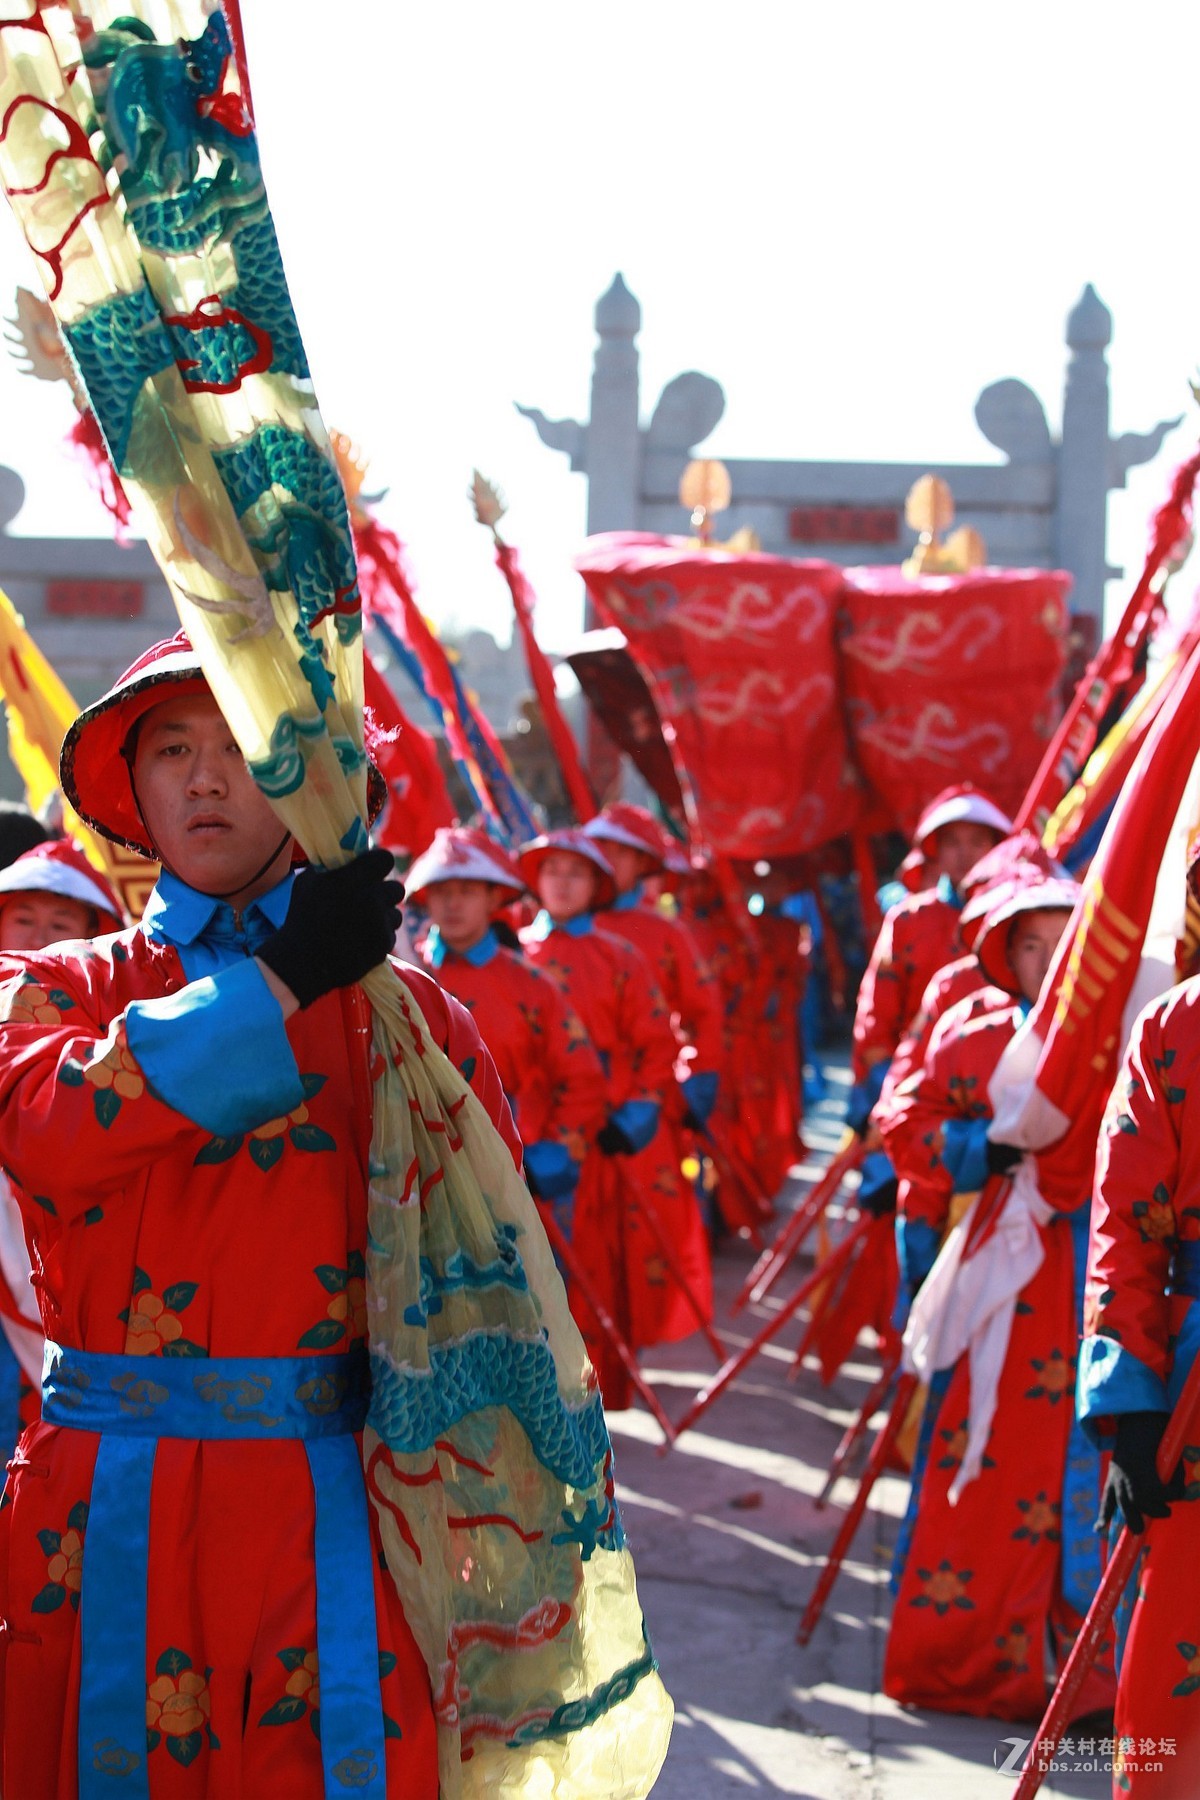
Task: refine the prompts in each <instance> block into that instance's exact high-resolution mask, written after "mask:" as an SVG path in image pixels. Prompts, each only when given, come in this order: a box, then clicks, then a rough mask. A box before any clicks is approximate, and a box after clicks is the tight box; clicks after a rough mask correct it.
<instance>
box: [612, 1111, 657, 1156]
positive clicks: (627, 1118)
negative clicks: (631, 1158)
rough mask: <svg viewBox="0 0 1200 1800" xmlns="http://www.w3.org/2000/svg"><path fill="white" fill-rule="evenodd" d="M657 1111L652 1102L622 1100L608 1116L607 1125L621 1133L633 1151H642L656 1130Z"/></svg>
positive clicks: (650, 1141) (651, 1140) (651, 1139)
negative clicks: (614, 1127) (613, 1126)
mask: <svg viewBox="0 0 1200 1800" xmlns="http://www.w3.org/2000/svg"><path fill="white" fill-rule="evenodd" d="M658 1114H659V1109H658V1106H657V1104H656V1103H655V1102H654V1101H653V1100H622V1102H621V1104H620V1106H618V1107H615V1108H614V1109H613V1111H612V1112H611V1113H610V1114H609V1115H608V1117H609V1123H610V1124H612V1125H615V1126H616V1127H617V1130H618V1131H623V1132H624V1133H625V1136H626V1137H627V1138H628V1139H629V1141H630V1143H631V1144H632V1145H633V1147H634V1149H635V1150H644V1149H645V1148H646V1145H647V1144H649V1143H652V1142H653V1139H654V1134H655V1132H656V1131H657V1130H658Z"/></svg>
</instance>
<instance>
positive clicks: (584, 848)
mask: <svg viewBox="0 0 1200 1800" xmlns="http://www.w3.org/2000/svg"><path fill="white" fill-rule="evenodd" d="M555 850H569V851H570V852H571V854H572V855H573V856H581V857H582V858H583V860H584V862H586V863H590V864H591V866H592V868H593V869H595V870H596V871H597V873H598V875H599V876H600V880H599V881H598V882H597V884H596V895H595V898H594V900H593V901H592V905H593V907H594V908H595V910H596V911H597V912H603V910H604V908H605V907H606V906H611V905H612V903H613V901H614V900H615V899H616V897H617V878H616V876H615V875H614V874H613V872H612V864H611V863H610V862H609V860H608V858H607V857H606V856H605V854H604V852H603V850H601V848H600V846H599V844H598V843H596V842H595V841H594V840H593V839H592V838H590V837H589V836H588V835H587V833H586V832H585V831H584V830H583V829H582V828H581V827H580V826H578V825H572V826H568V827H565V828H563V829H562V830H560V831H546V832H543V834H542V836H541V837H535V838H533V839H531V840H530V842H529V843H528V844H522V846H521V849H520V852H519V853H518V856H517V867H518V868H519V869H520V871H521V873H522V875H523V876H524V877H525V880H526V882H527V883H528V884H529V886H530V887H531V888H532V887H536V885H537V877H538V870H539V869H540V868H541V866H542V864H543V863H544V862H545V860H546V858H547V857H548V856H549V855H550V854H551V853H552V852H553V851H555Z"/></svg>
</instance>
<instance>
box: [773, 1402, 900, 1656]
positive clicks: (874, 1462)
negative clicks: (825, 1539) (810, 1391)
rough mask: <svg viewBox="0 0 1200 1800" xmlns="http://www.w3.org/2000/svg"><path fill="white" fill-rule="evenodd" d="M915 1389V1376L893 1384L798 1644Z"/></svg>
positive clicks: (808, 1632)
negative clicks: (887, 1407) (889, 1403)
mask: <svg viewBox="0 0 1200 1800" xmlns="http://www.w3.org/2000/svg"><path fill="white" fill-rule="evenodd" d="M916 1390H917V1378H916V1376H915V1375H902V1376H901V1377H900V1379H899V1381H898V1382H897V1383H896V1397H895V1399H894V1400H893V1401H892V1410H891V1412H890V1413H889V1414H888V1416H887V1419H886V1420H885V1422H884V1423H883V1425H882V1426H881V1427H880V1429H879V1432H878V1434H877V1435H876V1438H875V1442H874V1443H873V1444H872V1446H871V1454H870V1456H869V1457H868V1459H867V1466H866V1468H865V1469H864V1470H863V1476H862V1480H861V1481H860V1482H859V1484H858V1492H857V1494H855V1496H854V1499H853V1500H852V1501H851V1503H850V1508H849V1510H848V1512H847V1513H846V1516H845V1518H844V1519H843V1520H842V1523H841V1527H840V1529H839V1531H838V1534H837V1537H836V1538H835V1539H834V1543H833V1549H832V1550H831V1551H830V1552H829V1555H828V1556H827V1557H826V1559H825V1567H824V1568H823V1569H822V1570H821V1574H820V1578H819V1580H818V1581H817V1585H816V1587H815V1588H814V1589H813V1595H812V1599H811V1600H810V1601H809V1603H808V1605H807V1606H806V1607H805V1609H804V1617H803V1618H802V1619H801V1621H800V1625H799V1629H798V1630H797V1632H796V1642H797V1643H798V1644H807V1642H808V1640H809V1638H810V1637H811V1636H812V1634H813V1630H814V1628H815V1627H816V1624H817V1621H818V1620H819V1619H820V1617H821V1614H822V1613H823V1612H824V1610H825V1602H826V1601H827V1600H828V1598H829V1596H830V1594H831V1593H832V1592H833V1584H834V1582H835V1581H836V1580H837V1578H838V1574H839V1572H840V1570H841V1567H842V1564H843V1563H844V1562H845V1560H846V1552H847V1550H849V1548H850V1545H851V1543H852V1541H853V1538H854V1534H855V1532H856V1531H857V1530H858V1527H859V1523H860V1521H861V1519H862V1516H863V1513H864V1512H865V1511H866V1508H867V1501H868V1500H869V1499H870V1498H871V1489H872V1488H873V1487H874V1486H875V1483H876V1481H877V1480H878V1479H879V1476H880V1474H881V1473H882V1471H883V1465H884V1463H885V1462H886V1461H887V1459H888V1453H889V1452H890V1450H891V1448H892V1445H893V1444H894V1443H895V1441H896V1438H897V1436H898V1435H899V1431H900V1427H901V1426H902V1425H903V1423H904V1419H905V1415H906V1414H907V1412H908V1408H909V1404H910V1402H911V1400H912V1397H913V1395H914V1394H915V1392H916Z"/></svg>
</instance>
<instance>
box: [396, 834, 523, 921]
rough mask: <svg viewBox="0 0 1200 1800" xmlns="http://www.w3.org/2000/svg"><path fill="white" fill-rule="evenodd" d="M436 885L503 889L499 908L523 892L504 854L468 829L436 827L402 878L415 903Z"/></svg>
mask: <svg viewBox="0 0 1200 1800" xmlns="http://www.w3.org/2000/svg"><path fill="white" fill-rule="evenodd" d="M440 881H486V882H490V883H493V884H495V885H496V886H498V887H503V888H506V889H507V890H508V892H507V893H506V894H505V895H504V896H503V898H502V899H501V900H500V901H499V902H498V905H500V906H508V905H509V904H510V903H511V901H512V897H513V894H514V892H515V893H518V894H520V893H523V892H524V890H525V877H524V876H523V875H522V874H521V872H520V870H519V869H518V868H517V866H516V864H515V863H514V862H513V861H512V859H511V857H510V856H509V855H508V853H507V851H505V850H502V849H501V848H500V846H499V844H494V843H493V842H492V840H491V839H490V838H489V837H488V836H487V834H486V833H485V832H481V831H478V830H476V829H475V828H474V827H472V826H469V825H442V826H439V828H438V830H437V831H436V832H435V833H434V838H433V842H432V843H431V844H430V845H429V847H428V849H426V850H422V852H421V854H420V856H418V857H417V859H416V861H415V862H414V863H413V865H412V867H411V868H410V869H409V871H408V873H407V874H406V875H405V877H404V889H405V892H406V893H407V894H408V896H409V898H410V899H414V900H415V899H416V897H417V896H418V895H419V894H421V893H423V892H424V890H425V889H426V888H429V887H434V886H435V885H436V884H437V883H438V882H440Z"/></svg>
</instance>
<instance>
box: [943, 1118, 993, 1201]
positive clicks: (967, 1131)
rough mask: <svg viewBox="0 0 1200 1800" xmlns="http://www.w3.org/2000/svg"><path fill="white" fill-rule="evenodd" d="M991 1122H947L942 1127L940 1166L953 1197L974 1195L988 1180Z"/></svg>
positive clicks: (959, 1120) (963, 1120) (988, 1120)
mask: <svg viewBox="0 0 1200 1800" xmlns="http://www.w3.org/2000/svg"><path fill="white" fill-rule="evenodd" d="M991 1122H992V1121H991V1120H990V1119H947V1120H946V1123H945V1124H944V1125H943V1126H942V1163H943V1166H944V1167H945V1169H946V1172H947V1174H948V1175H949V1177H950V1179H951V1181H952V1182H953V1183H954V1192H955V1193H956V1194H977V1193H978V1192H979V1190H980V1188H981V1187H982V1186H983V1184H984V1182H985V1181H986V1180H987V1172H988V1168H987V1134H988V1126H989V1125H990V1124H991Z"/></svg>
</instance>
